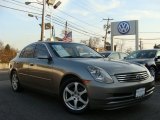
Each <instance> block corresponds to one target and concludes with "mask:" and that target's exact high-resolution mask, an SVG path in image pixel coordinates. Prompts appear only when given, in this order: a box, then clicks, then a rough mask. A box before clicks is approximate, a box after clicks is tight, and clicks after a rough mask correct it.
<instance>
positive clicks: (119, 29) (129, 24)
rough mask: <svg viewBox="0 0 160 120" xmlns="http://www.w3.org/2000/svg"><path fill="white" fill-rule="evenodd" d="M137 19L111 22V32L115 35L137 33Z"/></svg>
mask: <svg viewBox="0 0 160 120" xmlns="http://www.w3.org/2000/svg"><path fill="white" fill-rule="evenodd" d="M135 27H136V20H132V21H120V22H112V23H111V34H112V35H113V36H119V35H135V34H136V28H135Z"/></svg>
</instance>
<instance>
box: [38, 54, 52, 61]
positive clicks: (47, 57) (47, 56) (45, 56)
mask: <svg viewBox="0 0 160 120" xmlns="http://www.w3.org/2000/svg"><path fill="white" fill-rule="evenodd" d="M37 58H38V59H47V60H48V61H51V60H52V57H51V56H50V55H39V56H37Z"/></svg>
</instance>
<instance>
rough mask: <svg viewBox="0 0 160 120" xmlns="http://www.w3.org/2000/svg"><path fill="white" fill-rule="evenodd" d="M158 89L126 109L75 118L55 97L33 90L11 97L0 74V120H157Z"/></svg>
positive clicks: (159, 109) (6, 80)
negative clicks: (142, 100)
mask: <svg viewBox="0 0 160 120" xmlns="http://www.w3.org/2000/svg"><path fill="white" fill-rule="evenodd" d="M159 119H160V85H159V83H156V89H155V92H154V94H153V96H152V97H151V98H150V99H148V100H147V101H145V102H142V103H140V104H137V105H135V106H132V107H129V108H123V109H119V110H112V111H104V110H92V111H89V112H87V113H84V114H81V115H74V114H71V113H68V112H67V111H65V110H64V108H63V107H62V106H61V104H60V103H59V101H58V98H57V97H53V96H49V95H46V94H42V93H39V92H35V91H33V90H27V89H25V90H23V91H22V92H21V93H14V92H12V90H11V87H10V81H9V77H8V74H7V71H1V70H0V120H159Z"/></svg>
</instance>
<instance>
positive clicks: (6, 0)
mask: <svg viewBox="0 0 160 120" xmlns="http://www.w3.org/2000/svg"><path fill="white" fill-rule="evenodd" d="M3 1H5V2H9V1H8V0H3ZM11 1H14V2H17V3H20V4H23V5H19V4H16V3H13V2H12V4H15V5H18V6H22V7H26V5H25V6H24V3H23V2H19V1H17V0H11ZM9 3H10V2H9ZM28 6H30V7H32V9H33V8H37V7H34V6H31V5H28ZM37 9H41V8H37ZM36 11H37V10H36ZM38 11H40V10H38ZM57 17H59V16H57ZM59 18H61V17H59ZM61 19H63V18H61ZM72 23H73V22H72ZM74 24H75V23H74ZM71 26H72V27H74V28H77V29H79V30H81V31H83V32H84V30H82V29H80V28H78V27H77V26H76V27H75V26H74V25H71ZM85 32H87V31H85ZM88 33H91V34H92V35H95V36H99V37H102V35H100V34H97V33H92V32H88Z"/></svg>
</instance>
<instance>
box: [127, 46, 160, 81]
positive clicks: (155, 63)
mask: <svg viewBox="0 0 160 120" xmlns="http://www.w3.org/2000/svg"><path fill="white" fill-rule="evenodd" d="M125 61H127V62H135V63H139V64H142V65H144V66H146V67H147V68H148V70H149V71H150V73H151V75H152V76H153V77H154V78H156V77H158V76H159V75H160V49H151V50H138V51H134V52H132V53H131V54H130V55H128V56H127V57H126V58H125Z"/></svg>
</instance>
